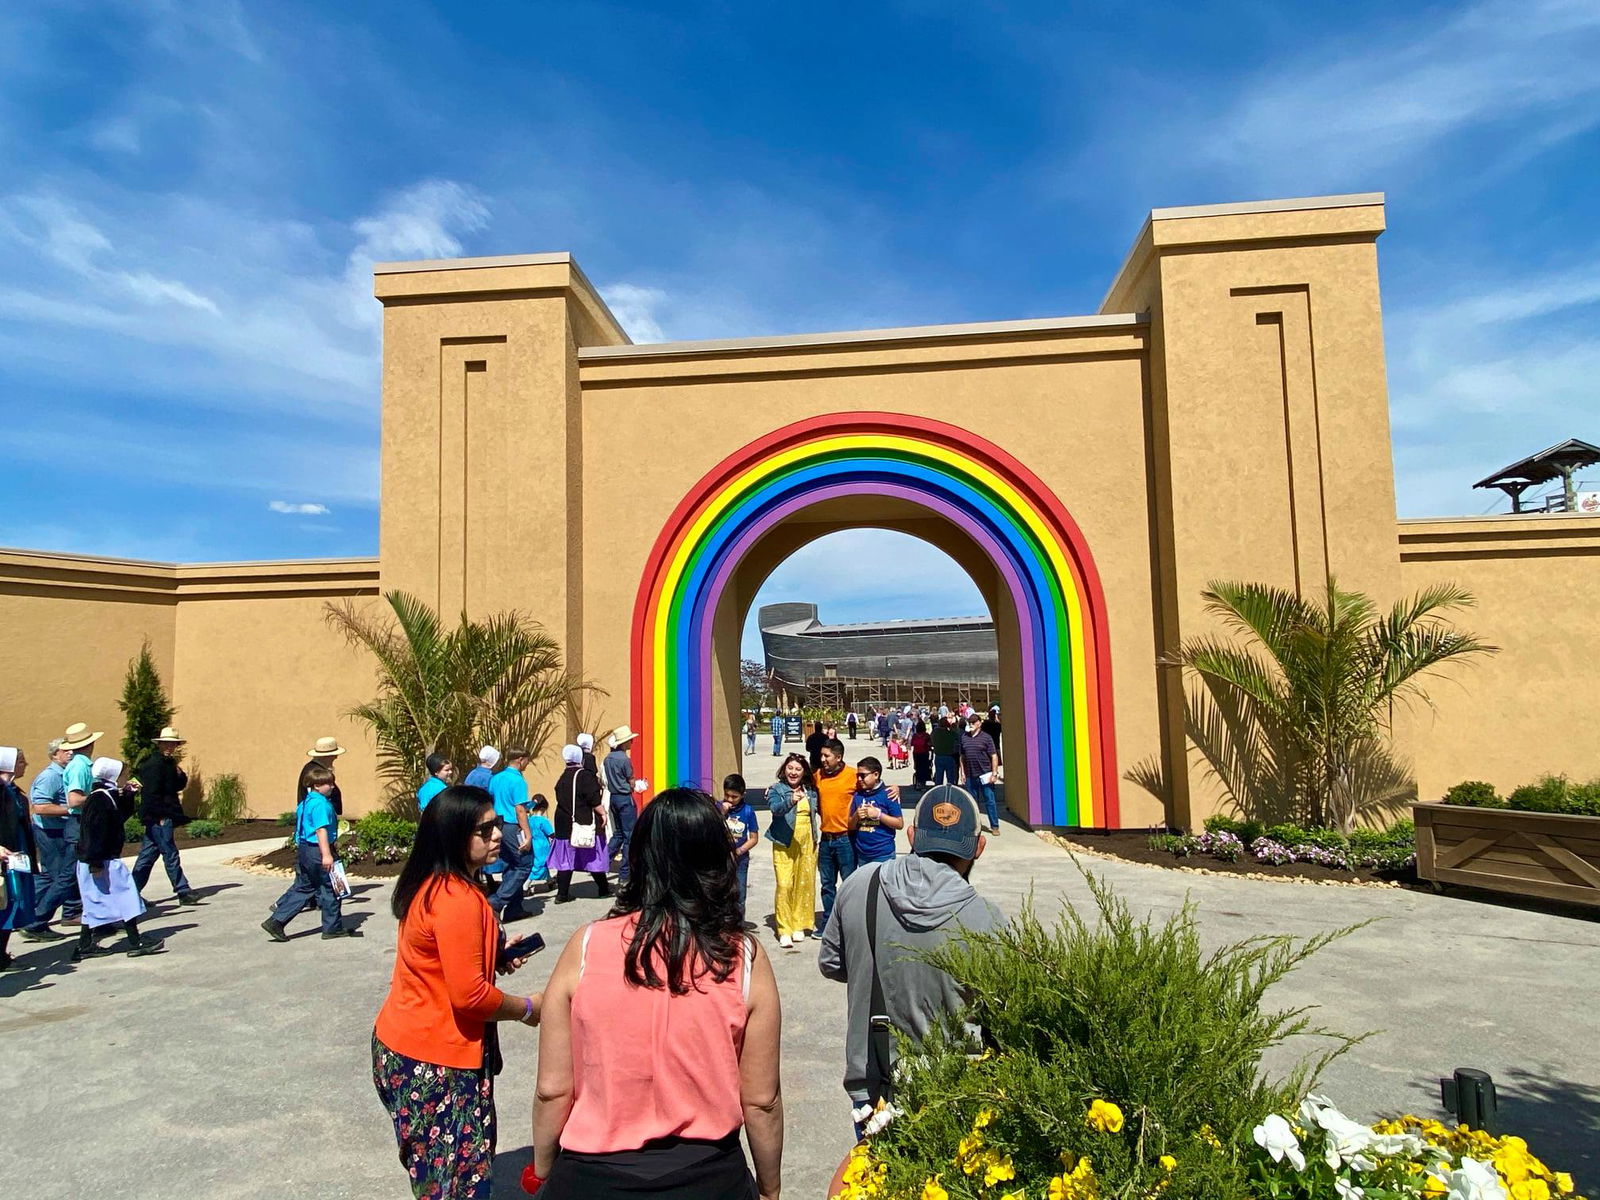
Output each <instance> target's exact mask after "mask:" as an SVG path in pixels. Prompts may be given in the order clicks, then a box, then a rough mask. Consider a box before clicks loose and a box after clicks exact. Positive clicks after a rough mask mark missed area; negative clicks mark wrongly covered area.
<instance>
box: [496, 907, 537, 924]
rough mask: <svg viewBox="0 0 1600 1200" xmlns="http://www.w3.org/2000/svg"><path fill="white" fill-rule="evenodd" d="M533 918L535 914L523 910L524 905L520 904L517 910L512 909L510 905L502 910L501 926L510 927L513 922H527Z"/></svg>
mask: <svg viewBox="0 0 1600 1200" xmlns="http://www.w3.org/2000/svg"><path fill="white" fill-rule="evenodd" d="M531 916H533V914H532V913H531V912H529V911H528V910H527V909H525V908H523V907H522V905H520V904H519V905H517V906H516V907H515V908H512V907H511V906H510V905H509V904H508V905H506V907H505V908H503V909H501V910H500V924H502V925H509V924H511V922H513V921H526V920H527V919H528V918H529V917H531Z"/></svg>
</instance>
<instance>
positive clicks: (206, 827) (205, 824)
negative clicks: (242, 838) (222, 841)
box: [188, 820, 222, 838]
mask: <svg viewBox="0 0 1600 1200" xmlns="http://www.w3.org/2000/svg"><path fill="white" fill-rule="evenodd" d="M188 829H189V836H190V837H193V838H214V837H221V836H222V823H221V822H220V821H206V820H199V821H190V822H189V825H188Z"/></svg>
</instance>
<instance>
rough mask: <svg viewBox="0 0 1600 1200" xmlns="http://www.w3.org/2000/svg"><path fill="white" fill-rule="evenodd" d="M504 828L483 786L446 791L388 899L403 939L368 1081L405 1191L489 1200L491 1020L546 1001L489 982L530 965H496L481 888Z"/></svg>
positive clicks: (494, 932)
mask: <svg viewBox="0 0 1600 1200" xmlns="http://www.w3.org/2000/svg"><path fill="white" fill-rule="evenodd" d="M502 836H504V834H503V830H502V822H501V821H500V819H499V817H498V815H497V814H496V812H495V809H494V803H493V801H492V800H491V799H490V797H489V793H488V792H486V791H484V790H483V789H482V788H478V787H466V786H462V787H449V788H446V789H445V790H444V791H442V792H440V793H439V794H438V795H437V796H435V797H434V798H433V801H432V803H430V804H429V805H428V807H427V809H426V810H425V811H424V812H423V814H422V820H421V821H419V822H418V823H417V837H416V841H415V842H414V843H413V844H412V847H411V854H410V855H409V857H407V859H406V861H405V865H404V866H403V867H401V868H400V877H399V879H397V880H396V881H395V887H394V898H393V899H392V900H391V901H390V905H389V907H390V911H392V912H393V913H394V916H395V919H396V920H397V921H399V922H400V936H399V939H398V941H397V944H396V946H395V953H394V971H393V972H392V973H391V975H390V977H389V992H388V995H387V996H385V997H384V1001H383V1006H382V1007H381V1008H380V1009H379V1010H378V1017H377V1020H376V1022H375V1023H374V1025H373V1030H372V1083H373V1086H374V1087H375V1088H376V1089H377V1092H378V1099H379V1100H380V1101H381V1102H382V1104H383V1107H384V1108H385V1109H386V1110H387V1111H388V1113H389V1119H390V1120H391V1121H392V1122H393V1123H394V1137H395V1142H396V1143H397V1144H398V1146H399V1149H400V1165H401V1166H402V1167H404V1168H405V1170H406V1174H407V1176H408V1177H409V1178H410V1180H411V1191H412V1195H414V1196H418V1197H429V1198H430V1200H432V1198H435V1197H437V1198H439V1200H488V1197H489V1195H490V1190H491V1188H492V1186H493V1184H492V1180H491V1178H490V1174H491V1171H492V1169H493V1166H494V1148H495V1111H494V1077H495V1074H496V1073H497V1072H498V1071H499V1069H500V1055H499V1038H498V1036H497V1028H498V1023H500V1022H505V1021H520V1022H522V1023H523V1024H525V1025H537V1024H538V1023H539V1011H540V1008H541V1006H542V1004H543V996H542V995H541V994H540V993H537V992H535V993H534V994H533V995H530V996H514V995H512V994H511V993H509V992H505V991H502V990H501V989H500V988H499V987H498V986H496V984H495V975H496V974H497V973H498V974H507V973H509V972H511V971H515V970H516V969H517V968H518V967H520V966H522V964H523V963H524V962H526V961H527V960H526V959H525V958H523V959H517V960H515V961H511V962H504V963H502V962H501V961H500V951H501V949H502V944H503V941H504V935H503V934H502V933H501V930H500V926H499V924H498V923H497V922H496V921H495V916H494V911H493V910H492V909H491V908H490V907H489V902H488V901H487V900H486V899H485V898H484V894H483V868H484V867H485V866H487V865H488V864H489V863H491V862H493V861H494V859H495V857H496V856H497V855H498V854H499V853H500V839H501V837H502Z"/></svg>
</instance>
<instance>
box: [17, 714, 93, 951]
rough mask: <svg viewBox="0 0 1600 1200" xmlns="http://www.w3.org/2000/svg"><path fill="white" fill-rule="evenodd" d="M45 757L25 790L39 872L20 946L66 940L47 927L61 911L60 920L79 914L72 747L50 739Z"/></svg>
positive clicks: (59, 740) (64, 741)
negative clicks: (70, 781) (69, 781)
mask: <svg viewBox="0 0 1600 1200" xmlns="http://www.w3.org/2000/svg"><path fill="white" fill-rule="evenodd" d="M69 732H70V731H69ZM49 756H50V761H49V762H48V763H46V764H45V767H44V769H43V770H42V771H40V772H39V773H38V774H37V775H35V776H34V777H33V783H32V785H31V786H30V787H29V788H28V809H29V814H30V816H31V818H32V821H33V832H34V838H35V841H36V844H37V846H38V849H39V860H38V861H37V862H36V863H34V870H35V871H37V872H38V873H39V876H40V879H39V884H40V886H39V891H38V894H37V895H36V896H35V898H34V906H33V916H34V923H33V924H32V925H29V926H27V927H25V928H24V929H23V931H22V940H23V941H25V942H55V941H60V940H61V939H62V938H64V937H66V936H67V935H66V934H64V933H57V932H56V931H55V930H53V929H51V928H50V920H51V918H52V917H54V916H55V915H56V910H57V909H60V910H61V912H62V915H63V916H66V915H67V914H68V912H70V911H74V910H81V906H80V905H79V902H78V874H77V869H78V809H77V807H73V806H69V805H68V804H67V779H66V773H67V763H68V762H69V761H71V759H72V747H70V746H68V745H67V744H66V739H65V738H52V739H51V741H50V747H49ZM80 806H81V802H80ZM69 906H71V907H70V908H69Z"/></svg>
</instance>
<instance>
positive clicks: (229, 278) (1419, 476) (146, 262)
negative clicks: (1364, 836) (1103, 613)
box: [0, 0, 1600, 620]
mask: <svg viewBox="0 0 1600 1200" xmlns="http://www.w3.org/2000/svg"><path fill="white" fill-rule="evenodd" d="M1596 62H1600V3H1596V0H1583V2H1578V0H1567V2H1539V0H1518V2H1503V0H1483V2H1479V3H1467V4H1456V5H1449V4H1437V5H1421V4H1412V5H1395V4H1392V3H1384V4H1378V3H1360V2H1356V3H1347V4H1342V5H1338V6H1333V5H1320V4H1294V3H1281V2H1280V3H1265V2H1260V0H1257V2H1253V3H1213V4H1206V5H1192V4H1168V3H1146V4H1141V5H1127V4H1120V3H1119V4H1082V5H1070V6H1069V5H1062V4H1059V3H1053V4H1052V3H1041V4H1022V3H1017V4H971V3H968V4H954V3H950V4H936V3H914V2H904V3H881V4H875V5H860V4H850V5H833V4H822V3H814V4H805V5H788V6H777V5H752V4H737V3H722V4H693V3H682V2H679V3H672V4H660V5H643V4H639V5H627V4H584V3H561V4H534V5H530V4H526V3H516V4H511V3H506V4H494V3H478V4H473V5H428V4H419V3H410V2H407V0H383V3H381V4H380V3H359V2H348V0H347V2H343V3H338V4H334V3H325V4H311V3H296V2H294V0H275V2H274V3H272V4H270V5H243V4H230V3H228V2H226V0H207V2H206V3H198V4H197V3H187V2H180V0H127V2H126V3H115V2H109V0H108V2H101V3H88V2H71V0H57V2H51V0H39V2H35V3H29V4H13V5H4V6H0V162H3V163H4V164H5V167H6V169H5V171H4V172H0V413H3V416H4V423H5V427H6V429H7V431H8V433H9V441H10V451H11V453H10V459H11V462H10V469H9V470H8V471H7V472H6V475H5V478H4V482H0V544H8V545H13V546H31V547H42V548H47V549H59V550H69V551H79V552H85V553H100V554H116V555H125V556H129V557H148V558H157V559H165V560H189V561H195V560H217V559H250V558H273V557H289V556H293V557H310V556H330V555H343V554H371V553H374V552H375V550H376V546H377V491H378V471H377V418H378V412H377V398H378V386H377V361H378V343H377V331H378V311H377V308H376V305H375V304H374V302H373V301H371V299H370V295H371V289H370V277H369V272H368V267H369V264H370V263H371V262H372V261H373V260H374V259H397V258H411V257H415V258H424V257H439V256H447V255H455V254H497V253H515V252H526V251H538V250H555V249H564V250H571V251H573V252H574V253H575V254H576V255H577V256H578V258H579V260H580V261H581V262H582V263H583V265H584V268H585V270H586V271H587V272H588V274H589V275H590V277H591V278H593V279H594V280H595V282H596V283H597V284H598V285H599V286H600V288H601V290H602V291H603V292H604V293H605V295H606V296H607V298H608V299H609V301H610V302H611V304H612V305H613V307H614V309H615V310H616V311H617V313H618V315H619V317H621V319H622V320H623V322H624V324H626V325H627V326H628V328H629V329H630V331H631V332H632V334H633V335H634V337H635V339H636V340H640V341H645V340H656V339H659V338H695V337H717V336H738V335H748V334H762V333H786V332H795V331H803V330H815V329H841V328H858V327H866V326H875V325H903V324H917V323H935V322H948V321H970V320H989V319H1005V318H1020V317H1033V316H1049V315H1062V314H1072V313H1081V312H1091V311H1093V310H1094V309H1095V307H1096V306H1097V305H1098V303H1099V299H1100V296H1101V295H1102V293H1103V291H1104V289H1105V287H1106V285H1107V283H1108V282H1109V280H1110V278H1111V276H1112V274H1113V272H1114V271H1115V269H1116V267H1117V265H1118V264H1119V262H1120V260H1121V257H1122V255H1123V253H1124V251H1125V250H1126V248H1127V245H1128V243H1129V241H1130V240H1131V238H1132V236H1133V234H1134V232H1135V230H1136V229H1137V227H1138V225H1139V222H1140V220H1141V219H1142V216H1143V214H1144V212H1145V211H1146V210H1147V209H1149V208H1151V207H1153V206H1160V205H1178V204H1197V203H1209V202H1219V201H1229V200H1243V199H1258V198H1267V197H1277V196H1295V195H1315V194H1322V193H1330V192H1352V191H1369V190H1381V191H1385V192H1387V193H1388V197H1389V232H1388V233H1387V234H1386V235H1385V237H1384V239H1383V240H1382V242H1381V243H1380V253H1381V256H1382V266H1383V272H1384V287H1385V291H1384V297H1385V305H1386V312H1385V319H1386V333H1387V339H1388V359H1389V370H1390V388H1391V396H1392V402H1393V425H1394V436H1395V458H1396V471H1397V480H1398V486H1399V503H1400V511H1401V514H1402V515H1408V516H1414V515H1431V514H1447V513H1477V512H1482V511H1484V510H1485V509H1486V508H1487V507H1488V506H1489V504H1490V503H1491V499H1492V498H1491V497H1488V496H1486V495H1485V494H1483V493H1474V492H1471V491H1470V490H1469V488H1468V485H1470V483H1471V482H1472V480H1474V479H1476V478H1478V477H1480V476H1481V475H1482V474H1485V473H1486V472H1487V471H1489V470H1491V469H1493V468H1494V467H1496V466H1499V465H1501V464H1502V463H1503V462H1505V461H1507V460H1509V459H1511V458H1515V457H1518V456H1520V455H1522V454H1524V453H1527V452H1531V451H1533V450H1536V449H1539V448H1541V447H1543V446H1545V445H1548V444H1550V443H1552V442H1555V441H1558V440H1560V439H1562V438H1564V437H1568V436H1587V437H1589V438H1591V439H1593V438H1595V437H1596V436H1597V435H1600V428H1596V424H1597V421H1596V414H1597V412H1600V395H1597V391H1596V384H1595V380H1596V379H1600V339H1597V338H1596V337H1595V336H1594V330H1595V328H1596V322H1595V318H1596V315H1597V312H1600V225H1597V223H1596V222H1595V219H1594V201H1595V196H1596V194H1597V192H1600V187H1597V185H1600V134H1597V132H1596V127H1597V122H1600V71H1597V70H1596V69H1595V65H1594V64H1595V63H1596ZM856 536H860V537H866V536H868V535H865V534H862V535H856ZM905 544H906V543H905V542H904V541H903V540H902V541H900V542H893V541H886V542H883V543H881V544H879V546H878V547H877V549H878V550H879V551H880V552H881V553H882V554H883V555H884V556H885V557H884V562H885V564H886V567H887V568H888V571H889V572H890V573H893V574H894V575H895V576H896V577H897V578H902V579H905V580H908V581H913V580H920V581H924V582H925V583H926V584H927V586H926V587H922V588H918V587H914V586H911V585H910V584H909V583H908V584H906V585H903V586H900V587H897V588H895V589H891V590H892V591H894V592H895V594H894V595H892V596H890V595H886V594H885V593H884V592H883V591H882V590H881V589H876V588H873V587H872V585H870V584H865V585H861V584H856V583H854V582H852V581H851V580H838V581H828V582H827V583H826V585H825V586H824V587H823V588H822V589H821V590H820V591H819V590H818V589H817V588H816V587H815V586H811V588H810V590H811V596H810V598H814V599H818V600H819V601H820V602H821V603H822V604H823V605H824V614H823V615H824V617H825V618H826V619H835V620H849V619H863V618H869V617H881V616H894V615H916V614H915V613H913V612H909V611H906V610H908V609H916V608H922V609H923V610H924V611H934V610H943V611H948V610H950V609H952V608H960V609H964V610H969V611H977V609H978V608H981V605H977V604H976V594H975V593H974V592H972V589H971V587H970V585H967V584H965V583H964V581H960V580H959V579H958V580H956V581H954V582H952V583H947V582H945V579H946V577H948V576H949V575H950V574H951V572H950V570H949V569H948V568H947V567H944V566H942V565H940V564H938V563H937V562H936V561H935V562H929V561H927V560H926V559H925V558H924V557H922V556H920V555H919V554H918V553H916V552H914V551H910V550H907V549H905V548H904V547H905ZM880 577H881V576H880ZM787 578H798V579H799V580H800V581H801V582H802V583H804V584H807V585H814V583H815V580H816V575H815V573H814V572H811V571H804V572H801V571H793V572H783V571H780V575H779V576H778V577H776V578H775V583H774V586H783V587H788V586H790V585H788V584H786V583H785V582H784V580H785V579H787ZM963 587H964V588H965V591H963V590H962V589H963ZM768 592H769V594H771V593H772V588H769V589H768ZM886 607H887V608H889V609H890V611H883V610H884V609H885V608H886Z"/></svg>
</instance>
